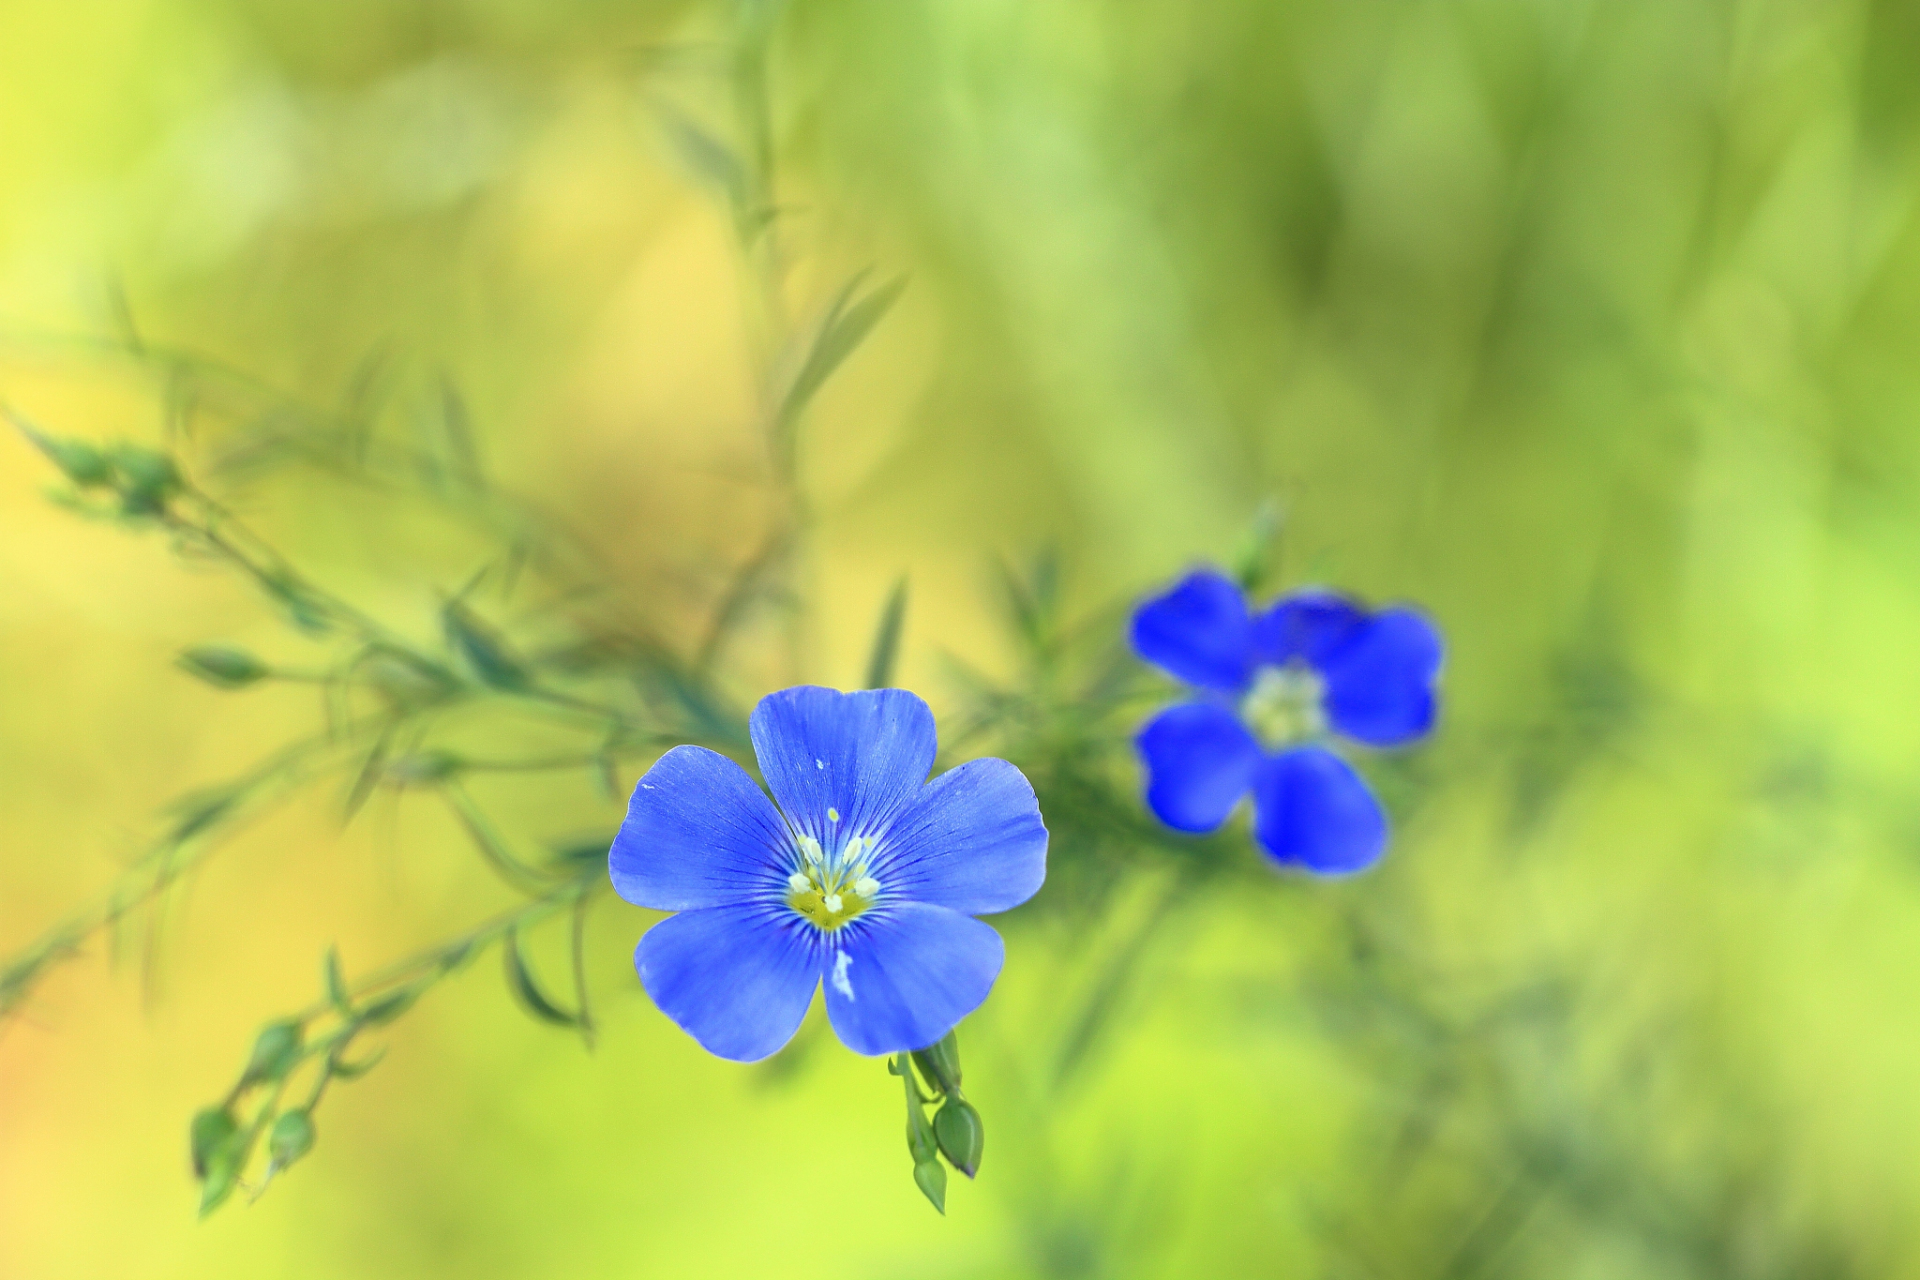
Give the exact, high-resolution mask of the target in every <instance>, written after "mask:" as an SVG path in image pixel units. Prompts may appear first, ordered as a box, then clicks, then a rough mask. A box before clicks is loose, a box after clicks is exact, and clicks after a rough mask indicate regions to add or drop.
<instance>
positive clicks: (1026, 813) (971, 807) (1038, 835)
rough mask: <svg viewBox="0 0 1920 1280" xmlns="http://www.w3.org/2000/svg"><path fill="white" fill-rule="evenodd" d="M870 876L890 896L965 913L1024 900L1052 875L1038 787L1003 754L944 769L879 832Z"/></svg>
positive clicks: (1006, 906) (1010, 905)
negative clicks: (1002, 756)
mask: <svg viewBox="0 0 1920 1280" xmlns="http://www.w3.org/2000/svg"><path fill="white" fill-rule="evenodd" d="M873 874H874V876H875V878H876V879H878V880H879V881H880V883H881V885H882V886H883V890H884V892H886V893H887V894H889V895H893V894H898V895H900V896H901V897H902V898H905V899H909V900H911V901H914V902H931V903H933V904H935V905H937V906H942V907H947V908H949V909H951V910H954V911H960V912H964V913H965V914H967V915H979V914H981V913H983V912H989V911H1007V910H1010V909H1012V908H1014V907H1017V906H1019V905H1020V904H1021V903H1023V902H1025V901H1026V900H1027V899H1028V898H1031V897H1032V896H1033V895H1034V894H1035V893H1036V892H1038V891H1039V888H1040V883H1041V881H1043V880H1045V879H1046V878H1047V828H1046V824H1044V823H1043V822H1041V820H1040V804H1039V802H1038V801H1037V800H1035V799H1034V796H1033V787H1032V786H1031V785H1030V784H1029V783H1028V782H1027V779H1026V776H1025V775H1024V774H1022V773H1021V772H1020V771H1019V770H1018V769H1016V768H1014V767H1013V766H1012V765H1010V764H1008V763H1007V762H1006V761H1005V760H994V759H986V760H970V761H968V762H967V763H966V764H963V765H961V766H960V767H959V768H957V769H949V770H947V772H945V773H943V774H941V775H940V776H939V777H937V778H935V779H934V780H933V781H932V782H930V783H928V784H927V785H926V786H924V787H922V788H921V789H920V792H919V794H918V795H916V796H915V797H914V799H913V803H912V805H911V806H910V807H909V808H908V809H907V810H906V812H904V813H902V814H901V815H900V816H899V817H898V818H896V819H895V820H894V823H893V825H892V827H890V828H889V829H888V830H887V832H886V834H885V835H883V836H882V837H881V838H880V848H879V850H878V852H877V854H876V855H875V859H874V866H873Z"/></svg>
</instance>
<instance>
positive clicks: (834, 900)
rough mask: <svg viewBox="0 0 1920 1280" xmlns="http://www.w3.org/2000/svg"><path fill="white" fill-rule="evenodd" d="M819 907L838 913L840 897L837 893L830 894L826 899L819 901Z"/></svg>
mask: <svg viewBox="0 0 1920 1280" xmlns="http://www.w3.org/2000/svg"><path fill="white" fill-rule="evenodd" d="M820 905H821V906H823V907H825V908H826V909H827V910H828V911H838V910H839V909H840V895H839V894H837V893H830V894H828V895H827V896H826V897H824V898H822V899H820Z"/></svg>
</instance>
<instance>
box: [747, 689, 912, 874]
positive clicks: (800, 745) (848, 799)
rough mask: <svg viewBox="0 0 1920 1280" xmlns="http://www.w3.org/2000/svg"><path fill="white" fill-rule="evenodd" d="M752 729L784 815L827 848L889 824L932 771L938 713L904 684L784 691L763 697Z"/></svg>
mask: <svg viewBox="0 0 1920 1280" xmlns="http://www.w3.org/2000/svg"><path fill="white" fill-rule="evenodd" d="M750 728H751V730H752V733H753V751H754V754H755V755H756V756H758V757H759V760H760V772H761V773H763V774H765V775H766V779H767V786H768V787H769V788H770V789H771V790H772V791H773V798H774V799H776V800H778V801H779V802H780V808H781V810H782V811H784V812H785V813H786V815H787V820H788V821H789V822H791V823H792V824H793V826H794V828H795V829H796V830H797V831H800V832H802V833H804V834H806V835H810V836H812V837H813V838H814V839H816V840H818V841H820V842H821V843H822V844H823V845H825V846H826V847H827V848H828V849H833V848H835V847H836V846H837V844H838V840H837V839H836V836H838V835H846V834H856V835H857V834H863V833H871V832H876V831H878V830H880V829H881V828H882V827H884V826H885V825H886V824H887V822H888V821H889V820H891V819H892V817H893V816H894V814H896V813H897V812H899V811H900V809H902V808H903V807H904V806H905V805H906V804H907V802H908V801H909V800H911V799H912V798H913V796H914V795H915V793H917V792H918V791H919V790H920V787H921V784H923V783H924V782H926V780H927V774H928V772H929V771H931V770H932V768H933V755H934V751H935V748H936V743H935V738H934V728H933V713H932V712H931V711H929V710H927V704H926V703H924V702H922V701H921V700H920V699H919V698H917V697H915V696H914V695H913V694H911V693H908V692H907V691H906V690H905V689H870V690H865V691H863V692H860V693H841V692H839V691H838V690H836V689H822V688H819V687H817V686H813V685H802V686H801V687H799V688H795V689H782V690H781V691H780V692H779V693H770V694H768V695H767V696H766V697H764V698H762V699H760V705H759V706H757V707H755V708H754V709H753V719H752V722H751V724H750ZM829 809H831V810H833V812H834V813H836V814H838V815H839V817H838V820H835V819H834V818H831V817H829V815H828V810H829Z"/></svg>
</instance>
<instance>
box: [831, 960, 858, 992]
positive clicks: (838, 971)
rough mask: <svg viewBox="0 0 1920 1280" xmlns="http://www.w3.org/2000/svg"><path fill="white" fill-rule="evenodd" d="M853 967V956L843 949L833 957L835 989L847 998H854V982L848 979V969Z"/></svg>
mask: <svg viewBox="0 0 1920 1280" xmlns="http://www.w3.org/2000/svg"><path fill="white" fill-rule="evenodd" d="M852 967H853V957H852V956H850V955H848V954H847V953H846V952H844V951H842V952H841V953H840V954H839V955H837V956H835V957H834V958H833V978H832V982H833V989H834V990H835V991H838V992H839V993H840V994H841V995H843V996H845V997H846V998H847V999H849V1000H852V999H853V998H854V994H853V984H852V983H851V982H848V981H847V970H848V969H851V968H852Z"/></svg>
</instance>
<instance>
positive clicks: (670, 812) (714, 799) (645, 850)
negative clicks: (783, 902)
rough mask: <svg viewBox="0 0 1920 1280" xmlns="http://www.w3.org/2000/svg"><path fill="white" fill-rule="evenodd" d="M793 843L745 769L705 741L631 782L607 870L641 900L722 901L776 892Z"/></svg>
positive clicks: (669, 907)
mask: <svg viewBox="0 0 1920 1280" xmlns="http://www.w3.org/2000/svg"><path fill="white" fill-rule="evenodd" d="M792 846H793V839H792V837H791V836H789V835H788V834H787V829H786V825H785V824H784V823H782V822H781V821H780V814H779V813H778V812H777V811H776V810H775V809H774V807H773V802H772V801H770V800H768V799H767V797H766V794H765V793H764V792H762V791H761V790H760V788H759V787H757V786H755V785H754V784H753V779H752V778H749V777H748V776H747V771H746V770H744V769H742V768H741V767H740V766H739V765H737V764H735V763H734V762H733V761H731V760H729V759H727V758H726V757H725V756H723V755H720V754H719V753H718V752H714V751H709V750H707V749H706V748H705V747H675V748H674V749H673V750H671V751H669V752H667V754H665V755H663V756H661V757H660V759H659V760H658V761H657V762H655V764H654V766H653V768H651V769H649V770H647V773H646V776H645V777H643V778H641V779H640V783H639V785H638V786H636V787H634V789H633V799H632V800H631V801H629V802H628V804H627V818H626V821H625V822H623V823H621V824H620V834H618V835H616V836H615V837H614V838H613V848H612V849H611V850H610V851H609V853H608V855H607V870H608V871H609V873H611V875H612V876H613V887H614V888H615V889H616V890H617V891H618V892H619V894H620V896H621V897H623V898H625V899H626V900H627V901H628V902H632V903H635V904H637V905H639V906H642V907H652V908H653V909H654V910H656V911H686V910H689V909H692V908H695V907H717V906H720V905H721V904H723V903H728V902H738V901H740V900H741V899H742V898H746V897H749V896H752V895H754V894H756V893H759V892H763V891H766V890H768V889H769V888H771V890H772V891H773V892H775V893H778V892H779V891H780V887H781V886H782V885H783V884H784V883H785V881H786V878H787V871H788V867H787V866H786V862H787V856H788V855H787V852H786V851H787V850H789V849H791V848H792Z"/></svg>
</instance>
